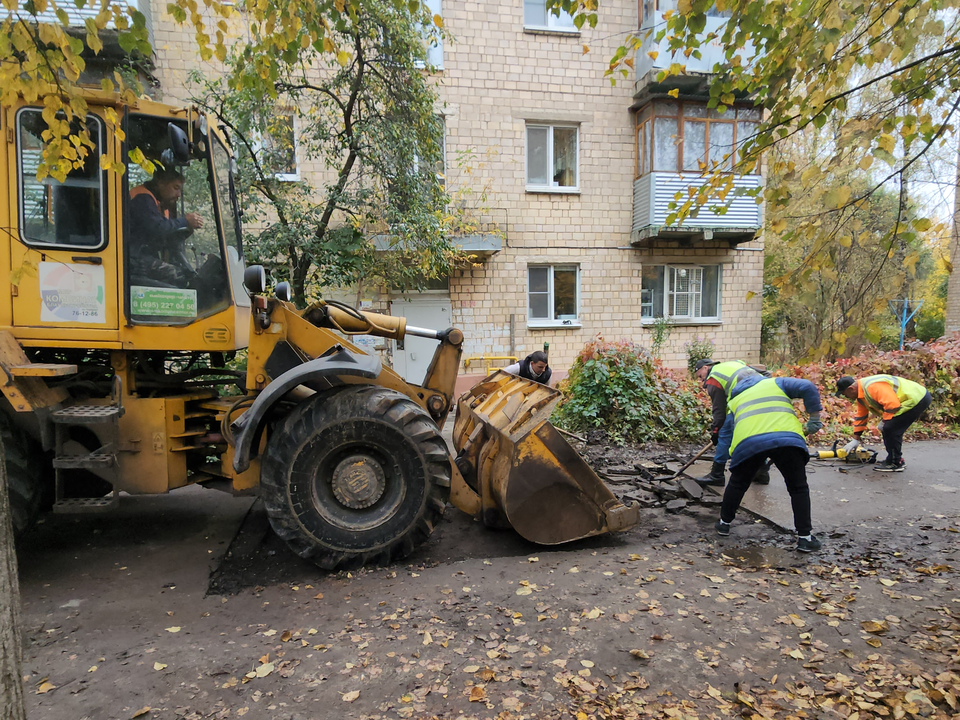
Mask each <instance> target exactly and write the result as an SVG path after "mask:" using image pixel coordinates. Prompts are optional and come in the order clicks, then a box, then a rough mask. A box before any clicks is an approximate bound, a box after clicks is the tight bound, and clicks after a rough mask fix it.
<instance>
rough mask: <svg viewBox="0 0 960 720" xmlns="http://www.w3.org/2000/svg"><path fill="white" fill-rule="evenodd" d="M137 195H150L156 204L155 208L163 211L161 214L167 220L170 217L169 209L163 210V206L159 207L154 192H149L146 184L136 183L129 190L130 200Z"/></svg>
mask: <svg viewBox="0 0 960 720" xmlns="http://www.w3.org/2000/svg"><path fill="white" fill-rule="evenodd" d="M138 195H149V196H150V197H152V198H153V201H154V202H155V203H156V204H157V208H158V209H159V210H160V212H161V213H163V216H164V217H165V218H167V219H168V220H169V219H170V211H169V210H164V209H163V208H161V207H160V201H159V200H157V196H156V195H154V194H153V193H152V192H150V191H149V190H147V186H146V185H137V187H135V188H133V189H132V190H131V191H130V199H131V200H133V199H134V198H135V197H137V196H138Z"/></svg>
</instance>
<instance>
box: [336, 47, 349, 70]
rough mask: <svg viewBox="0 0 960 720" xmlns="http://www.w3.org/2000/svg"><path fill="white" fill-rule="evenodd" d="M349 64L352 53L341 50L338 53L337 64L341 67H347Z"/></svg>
mask: <svg viewBox="0 0 960 720" xmlns="http://www.w3.org/2000/svg"><path fill="white" fill-rule="evenodd" d="M348 62H350V53H348V52H347V51H346V50H341V51H340V52H338V53H337V63H338V64H339V65H340V67H346V66H347V63H348Z"/></svg>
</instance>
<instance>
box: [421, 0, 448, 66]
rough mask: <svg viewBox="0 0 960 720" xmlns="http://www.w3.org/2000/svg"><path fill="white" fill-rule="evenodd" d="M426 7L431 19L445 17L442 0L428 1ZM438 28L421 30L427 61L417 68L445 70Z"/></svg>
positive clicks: (441, 39)
mask: <svg viewBox="0 0 960 720" xmlns="http://www.w3.org/2000/svg"><path fill="white" fill-rule="evenodd" d="M426 6H427V8H428V10H429V11H430V17H433V16H435V15H439V16H440V17H443V9H442V3H441V0H426ZM437 31H438V28H435V27H429V26H424V27H423V28H422V29H421V34H422V36H423V41H424V43H426V46H427V61H426V62H425V63H424V62H420V61H419V60H418V61H417V63H416V65H417V67H421V68H424V67H427V66H429V67H430V68H432V69H433V70H443V38H441V37H440V35H439V34H438V32H437Z"/></svg>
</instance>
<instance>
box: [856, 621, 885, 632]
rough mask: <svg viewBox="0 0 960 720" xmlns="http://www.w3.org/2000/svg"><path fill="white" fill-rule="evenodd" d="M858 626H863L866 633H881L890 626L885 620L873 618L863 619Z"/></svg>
mask: <svg viewBox="0 0 960 720" xmlns="http://www.w3.org/2000/svg"><path fill="white" fill-rule="evenodd" d="M860 627H862V628H863V630H864V632H868V633H882V632H886V631H887V630H889V629H890V626H889V625H887V624H886V623H885V622H876V621H874V620H865V621H863V622H862V623H860Z"/></svg>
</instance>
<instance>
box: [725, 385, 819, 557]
mask: <svg viewBox="0 0 960 720" xmlns="http://www.w3.org/2000/svg"><path fill="white" fill-rule="evenodd" d="M799 398H802V399H803V404H804V408H805V410H806V411H807V413H809V415H810V419H809V420H808V421H807V423H806V425H801V424H800V421H799V420H798V419H797V415H796V412H795V411H794V407H793V403H792V400H794V399H799ZM727 408H728V410H729V414H728V415H727V420H726V423H730V424H732V426H733V442H732V443H731V445H730V451H731V454H732V457H731V460H730V483H729V484H728V485H727V489H726V490H725V491H724V493H723V505H721V507H720V519H719V520H718V521H717V523H716V525H715V526H714V527H715V528H716V530H717V533H718V534H720V535H729V534H730V524H731V523H732V522H733V518H734V517H735V516H736V513H737V509H738V508H739V507H740V502H741V501H742V500H743V495H744V493H745V492H746V491H747V488H749V487H750V482H751V480H752V479H753V477H754V476H755V475H756V474H757V470H759V469H760V467H761V466H762V465H763V463H764V461H765V460H766V459H767V458H770V459H771V460H773V462H774V464H775V465H776V466H777V469H778V470H779V471H780V473H781V474H782V475H783V479H784V482H785V483H786V485H787V490H788V491H789V492H790V503H791V505H792V507H793V522H794V525H795V526H796V530H797V550H800V551H801V552H815V551H817V550H819V549H820V547H821V544H820V541H819V540H818V539H817V538H816V537H815V536H814V535H813V534H812V530H813V525H812V521H811V518H810V488H809V486H808V485H807V471H806V465H807V460H808V459H809V457H810V453H809V450H808V449H807V443H806V440H804V435H805V434H806V435H813V434H814V433H817V432H819V431H820V429H821V428H822V427H823V423H822V422H820V411H821V410H822V409H823V406H822V405H821V404H820V392H819V391H818V390H817V387H816V385H814V384H813V383H812V382H810V381H809V380H801V379H799V378H764V377H763V376H762V375H760V374H758V373H757V374H754V375H750V376H747V377H743V378H742V379H740V380H739V381H738V382H737V383H736V384H735V385H731V386H729V387H728V388H727ZM726 423H725V425H726Z"/></svg>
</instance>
